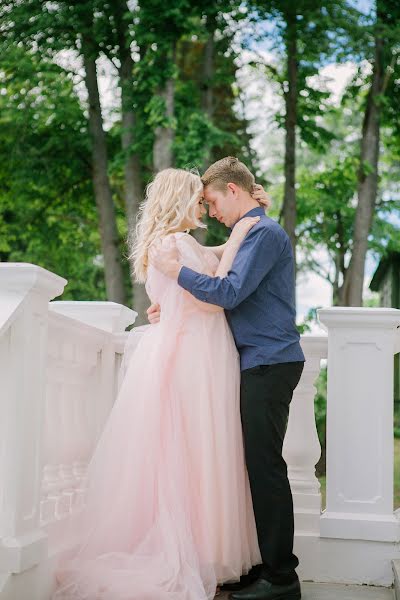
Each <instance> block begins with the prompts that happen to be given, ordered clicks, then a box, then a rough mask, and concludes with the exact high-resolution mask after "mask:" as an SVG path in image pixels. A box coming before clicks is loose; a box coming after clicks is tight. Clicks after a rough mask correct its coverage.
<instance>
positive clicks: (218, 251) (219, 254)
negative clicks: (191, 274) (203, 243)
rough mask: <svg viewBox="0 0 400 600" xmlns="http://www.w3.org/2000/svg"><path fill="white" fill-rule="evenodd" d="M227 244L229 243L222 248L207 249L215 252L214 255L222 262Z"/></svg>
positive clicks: (210, 247)
mask: <svg viewBox="0 0 400 600" xmlns="http://www.w3.org/2000/svg"><path fill="white" fill-rule="evenodd" d="M227 243H228V242H225V244H222V245H221V246H207V248H208V250H211V251H212V252H214V254H215V256H216V257H217V258H218V260H221V258H222V255H223V253H224V250H225V248H226V245H227Z"/></svg>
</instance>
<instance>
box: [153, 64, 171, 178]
mask: <svg viewBox="0 0 400 600" xmlns="http://www.w3.org/2000/svg"><path fill="white" fill-rule="evenodd" d="M174 55H175V53H174ZM160 96H161V97H162V98H163V99H164V101H165V117H166V118H167V119H168V121H169V123H168V124H167V125H166V126H164V125H161V126H159V127H156V130H155V132H154V133H155V139H154V145H153V167H154V171H155V172H156V173H157V172H158V171H161V170H162V169H167V168H168V167H172V166H173V164H174V155H173V151H172V144H173V142H174V137H175V131H174V129H173V127H172V126H171V120H172V119H173V117H174V112H175V81H174V79H173V78H172V77H171V78H170V79H168V80H167V82H166V84H165V87H164V89H163V90H162V91H161V92H160Z"/></svg>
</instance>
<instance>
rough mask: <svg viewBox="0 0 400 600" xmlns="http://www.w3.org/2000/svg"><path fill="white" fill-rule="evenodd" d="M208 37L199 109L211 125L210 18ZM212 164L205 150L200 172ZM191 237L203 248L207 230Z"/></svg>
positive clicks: (212, 29)
mask: <svg viewBox="0 0 400 600" xmlns="http://www.w3.org/2000/svg"><path fill="white" fill-rule="evenodd" d="M207 29H208V37H207V41H206V43H205V45H204V54H203V71H202V83H201V108H202V111H203V112H204V114H205V115H206V116H207V118H208V120H209V121H210V122H211V123H212V122H213V118H214V89H213V77H214V53H215V19H212V20H211V18H210V20H209V21H208V23H207ZM211 162H212V155H211V148H208V147H207V149H206V154H205V156H204V160H203V164H202V172H203V173H204V172H205V171H206V169H207V168H208V167H209V166H210V164H211ZM193 236H194V237H195V238H196V240H197V241H198V242H199V244H202V245H203V246H205V244H206V239H207V229H200V227H199V228H198V229H195V231H194V232H193Z"/></svg>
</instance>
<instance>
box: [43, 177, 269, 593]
mask: <svg viewBox="0 0 400 600" xmlns="http://www.w3.org/2000/svg"><path fill="white" fill-rule="evenodd" d="M202 190H203V187H202V183H201V180H200V177H199V176H198V175H195V174H194V173H192V172H189V171H185V170H181V169H165V170H164V171H161V172H160V173H158V174H157V175H156V177H155V178H154V180H153V182H152V183H151V184H150V185H149V186H148V188H147V192H146V199H145V201H144V203H143V204H142V206H141V210H140V215H139V220H138V226H137V230H136V236H135V241H134V243H133V247H132V253H131V256H130V259H131V260H132V263H133V268H134V272H135V275H136V278H137V280H138V281H141V282H145V284H146V291H147V294H148V295H149V297H150V299H151V301H152V302H153V303H158V304H160V306H161V307H162V311H161V319H160V322H159V323H157V324H156V325H151V326H147V327H145V328H144V333H143V334H142V336H141V337H140V339H139V342H138V343H137V345H136V347H135V350H134V352H133V353H132V355H131V356H130V358H129V361H128V364H127V368H126V372H125V375H124V377H123V380H122V384H121V387H120V390H119V393H118V397H117V399H116V401H115V404H114V406H113V408H112V410H111V413H110V415H109V418H108V420H107V422H106V425H105V428H104V430H103V432H102V434H101V436H100V439H99V441H98V443H97V446H96V449H95V451H94V454H93V456H92V458H91V461H90V463H89V467H88V472H87V493H86V504H85V507H84V509H83V511H82V513H81V515H80V525H79V531H80V543H79V546H78V548H77V549H76V550H75V552H74V554H73V555H72V556H69V558H68V559H64V560H63V561H61V562H60V563H59V565H58V568H57V571H56V580H57V589H56V590H55V591H54V592H53V595H52V600H61V599H65V600H66V599H68V600H212V599H213V598H214V595H215V594H216V589H217V586H218V584H222V583H223V582H227V581H236V580H238V579H239V578H240V576H241V575H242V574H246V573H248V571H249V570H250V569H251V567H252V566H253V565H256V564H259V563H261V556H260V551H259V547H258V541H257V533H256V528H255V521H254V513H253V507H252V501H251V495H250V489H249V483H248V478H247V471H246V468H245V460H244V453H243V442H242V430H241V422H240V406H239V385H240V371H239V357H238V352H237V349H236V346H235V343H234V340H233V337H232V333H231V331H230V329H229V326H228V324H227V321H226V318H225V314H224V311H223V309H222V308H220V307H218V306H215V305H210V304H207V303H203V302H201V301H199V300H196V299H195V298H194V297H193V296H192V295H191V294H189V293H188V292H186V291H185V290H184V289H183V288H181V287H180V286H178V284H177V283H176V282H175V281H173V280H171V279H169V278H167V277H165V276H164V275H162V274H161V273H160V272H159V271H157V270H156V269H155V268H154V267H152V265H151V264H149V260H148V253H149V248H150V246H151V244H152V243H153V242H154V241H156V240H157V241H158V240H162V244H165V245H166V246H168V244H169V243H170V240H171V239H175V240H176V244H177V247H178V250H179V252H180V254H181V257H182V259H183V262H184V264H185V265H188V266H190V267H192V268H193V269H194V270H196V271H198V272H202V273H205V274H209V275H213V276H220V277H223V276H224V275H225V274H226V273H227V272H228V271H229V269H230V267H231V266H232V263H233V260H234V258H235V256H236V252H237V250H238V247H239V246H240V244H241V242H242V240H243V239H244V237H245V236H246V234H247V233H248V231H249V230H250V229H251V227H252V226H253V225H254V224H255V223H256V222H257V221H258V219H259V217H255V218H244V219H242V220H240V221H239V222H238V223H237V225H236V226H235V227H234V229H233V230H232V233H231V235H230V237H229V239H228V241H227V243H226V244H224V245H223V246H219V247H217V248H206V247H203V246H201V245H200V244H198V242H197V241H196V240H195V239H194V238H193V237H192V236H191V235H189V234H188V233H186V231H187V230H189V229H195V228H196V227H204V225H203V224H202V222H201V220H200V219H201V217H202V215H203V214H204V213H205V208H204V205H203V197H202ZM133 331H134V330H133Z"/></svg>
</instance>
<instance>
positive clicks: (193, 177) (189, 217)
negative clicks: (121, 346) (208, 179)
mask: <svg viewBox="0 0 400 600" xmlns="http://www.w3.org/2000/svg"><path fill="white" fill-rule="evenodd" d="M202 191H203V184H202V182H201V179H200V176H199V175H198V174H197V173H194V172H193V171H186V170H184V169H164V170H162V171H160V172H159V173H157V175H156V176H155V178H154V179H153V181H152V182H151V183H149V185H148V186H147V187H146V194H145V199H144V201H143V202H142V204H141V205H140V207H139V212H138V218H137V223H136V227H134V228H133V230H132V231H130V232H129V234H128V246H129V249H130V254H129V256H128V259H129V260H130V261H131V264H132V272H133V274H134V275H135V279H136V281H138V282H139V283H144V282H145V281H146V278H147V268H148V252H149V248H150V246H151V244H152V243H153V242H154V241H155V240H156V239H160V238H162V237H164V236H166V235H168V234H169V233H175V232H177V231H183V230H184V229H187V228H190V229H194V228H196V227H206V226H205V225H204V223H202V222H201V221H200V220H199V219H197V218H196V206H197V204H198V199H199V196H200V195H201V194H202Z"/></svg>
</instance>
